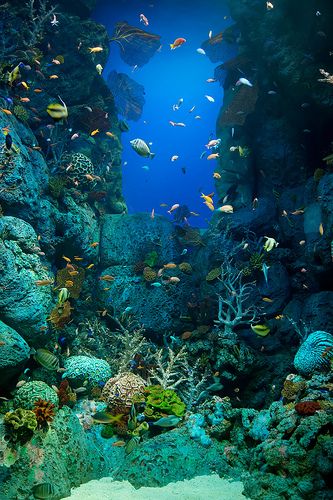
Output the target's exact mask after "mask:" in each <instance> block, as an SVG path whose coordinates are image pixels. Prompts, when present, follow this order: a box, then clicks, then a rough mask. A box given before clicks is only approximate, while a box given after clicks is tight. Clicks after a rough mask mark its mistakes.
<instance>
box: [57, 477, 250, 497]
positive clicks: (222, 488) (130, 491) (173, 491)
mask: <svg viewBox="0 0 333 500" xmlns="http://www.w3.org/2000/svg"><path fill="white" fill-rule="evenodd" d="M242 491H243V484H242V483H241V482H239V481H237V482H229V481H227V480H226V479H221V478H220V477H219V476H217V475H212V476H198V477H195V478H193V479H191V480H185V481H178V482H176V483H169V484H168V485H167V486H164V487H162V488H140V489H138V490H136V489H135V488H134V487H133V486H132V485H131V484H130V483H129V482H128V481H113V480H112V478H109V477H104V478H102V479H100V480H98V481H89V482H88V483H85V484H82V485H81V486H80V487H79V488H75V489H74V490H73V491H72V495H71V496H70V497H67V499H70V500H75V499H77V500H132V499H133V500H134V499H135V500H156V499H157V498H158V500H175V499H178V500H230V499H232V500H244V499H245V498H246V497H245V496H244V495H243V494H242ZM65 500H66V499H65Z"/></svg>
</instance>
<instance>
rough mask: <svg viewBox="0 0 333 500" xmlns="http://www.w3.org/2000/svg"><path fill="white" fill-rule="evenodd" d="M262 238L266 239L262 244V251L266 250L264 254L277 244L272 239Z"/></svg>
mask: <svg viewBox="0 0 333 500" xmlns="http://www.w3.org/2000/svg"><path fill="white" fill-rule="evenodd" d="M264 238H265V239H266V241H265V244H264V250H266V252H270V251H271V250H273V248H274V247H277V246H278V244H279V243H278V242H277V241H276V240H275V239H274V238H270V237H269V236H264Z"/></svg>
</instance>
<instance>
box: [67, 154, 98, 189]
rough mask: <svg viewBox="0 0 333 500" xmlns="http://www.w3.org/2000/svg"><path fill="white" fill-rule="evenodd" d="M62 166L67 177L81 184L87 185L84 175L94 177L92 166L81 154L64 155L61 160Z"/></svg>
mask: <svg viewBox="0 0 333 500" xmlns="http://www.w3.org/2000/svg"><path fill="white" fill-rule="evenodd" d="M61 162H62V166H63V168H65V170H66V175H67V177H70V178H71V179H73V180H74V181H78V182H81V183H89V182H90V181H89V180H88V179H87V177H86V175H92V176H93V175H94V173H95V172H94V166H93V164H92V162H91V160H90V158H88V156H86V155H84V154H83V153H73V154H68V153H65V154H63V155H62V158H61Z"/></svg>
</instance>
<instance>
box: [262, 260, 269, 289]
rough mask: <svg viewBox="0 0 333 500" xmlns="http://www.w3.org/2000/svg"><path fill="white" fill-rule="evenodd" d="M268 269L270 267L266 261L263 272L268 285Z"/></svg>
mask: <svg viewBox="0 0 333 500" xmlns="http://www.w3.org/2000/svg"><path fill="white" fill-rule="evenodd" d="M268 269H269V266H268V265H267V264H266V262H264V263H263V265H262V272H263V273H264V278H265V281H266V285H268Z"/></svg>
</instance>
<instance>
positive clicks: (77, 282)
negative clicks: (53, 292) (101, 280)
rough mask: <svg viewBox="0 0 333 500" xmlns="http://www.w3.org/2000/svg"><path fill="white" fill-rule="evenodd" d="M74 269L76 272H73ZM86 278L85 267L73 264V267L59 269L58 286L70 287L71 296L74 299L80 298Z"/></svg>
mask: <svg viewBox="0 0 333 500" xmlns="http://www.w3.org/2000/svg"><path fill="white" fill-rule="evenodd" d="M73 271H74V272H75V274H73ZM71 273H72V274H71ZM84 278H85V270H84V269H83V267H79V266H75V265H71V267H67V266H66V267H64V268H63V269H59V270H58V272H57V279H56V282H57V287H59V288H64V287H65V288H68V290H69V293H70V296H71V297H72V298H73V299H78V298H79V296H80V293H81V290H82V285H83V281H84Z"/></svg>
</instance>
